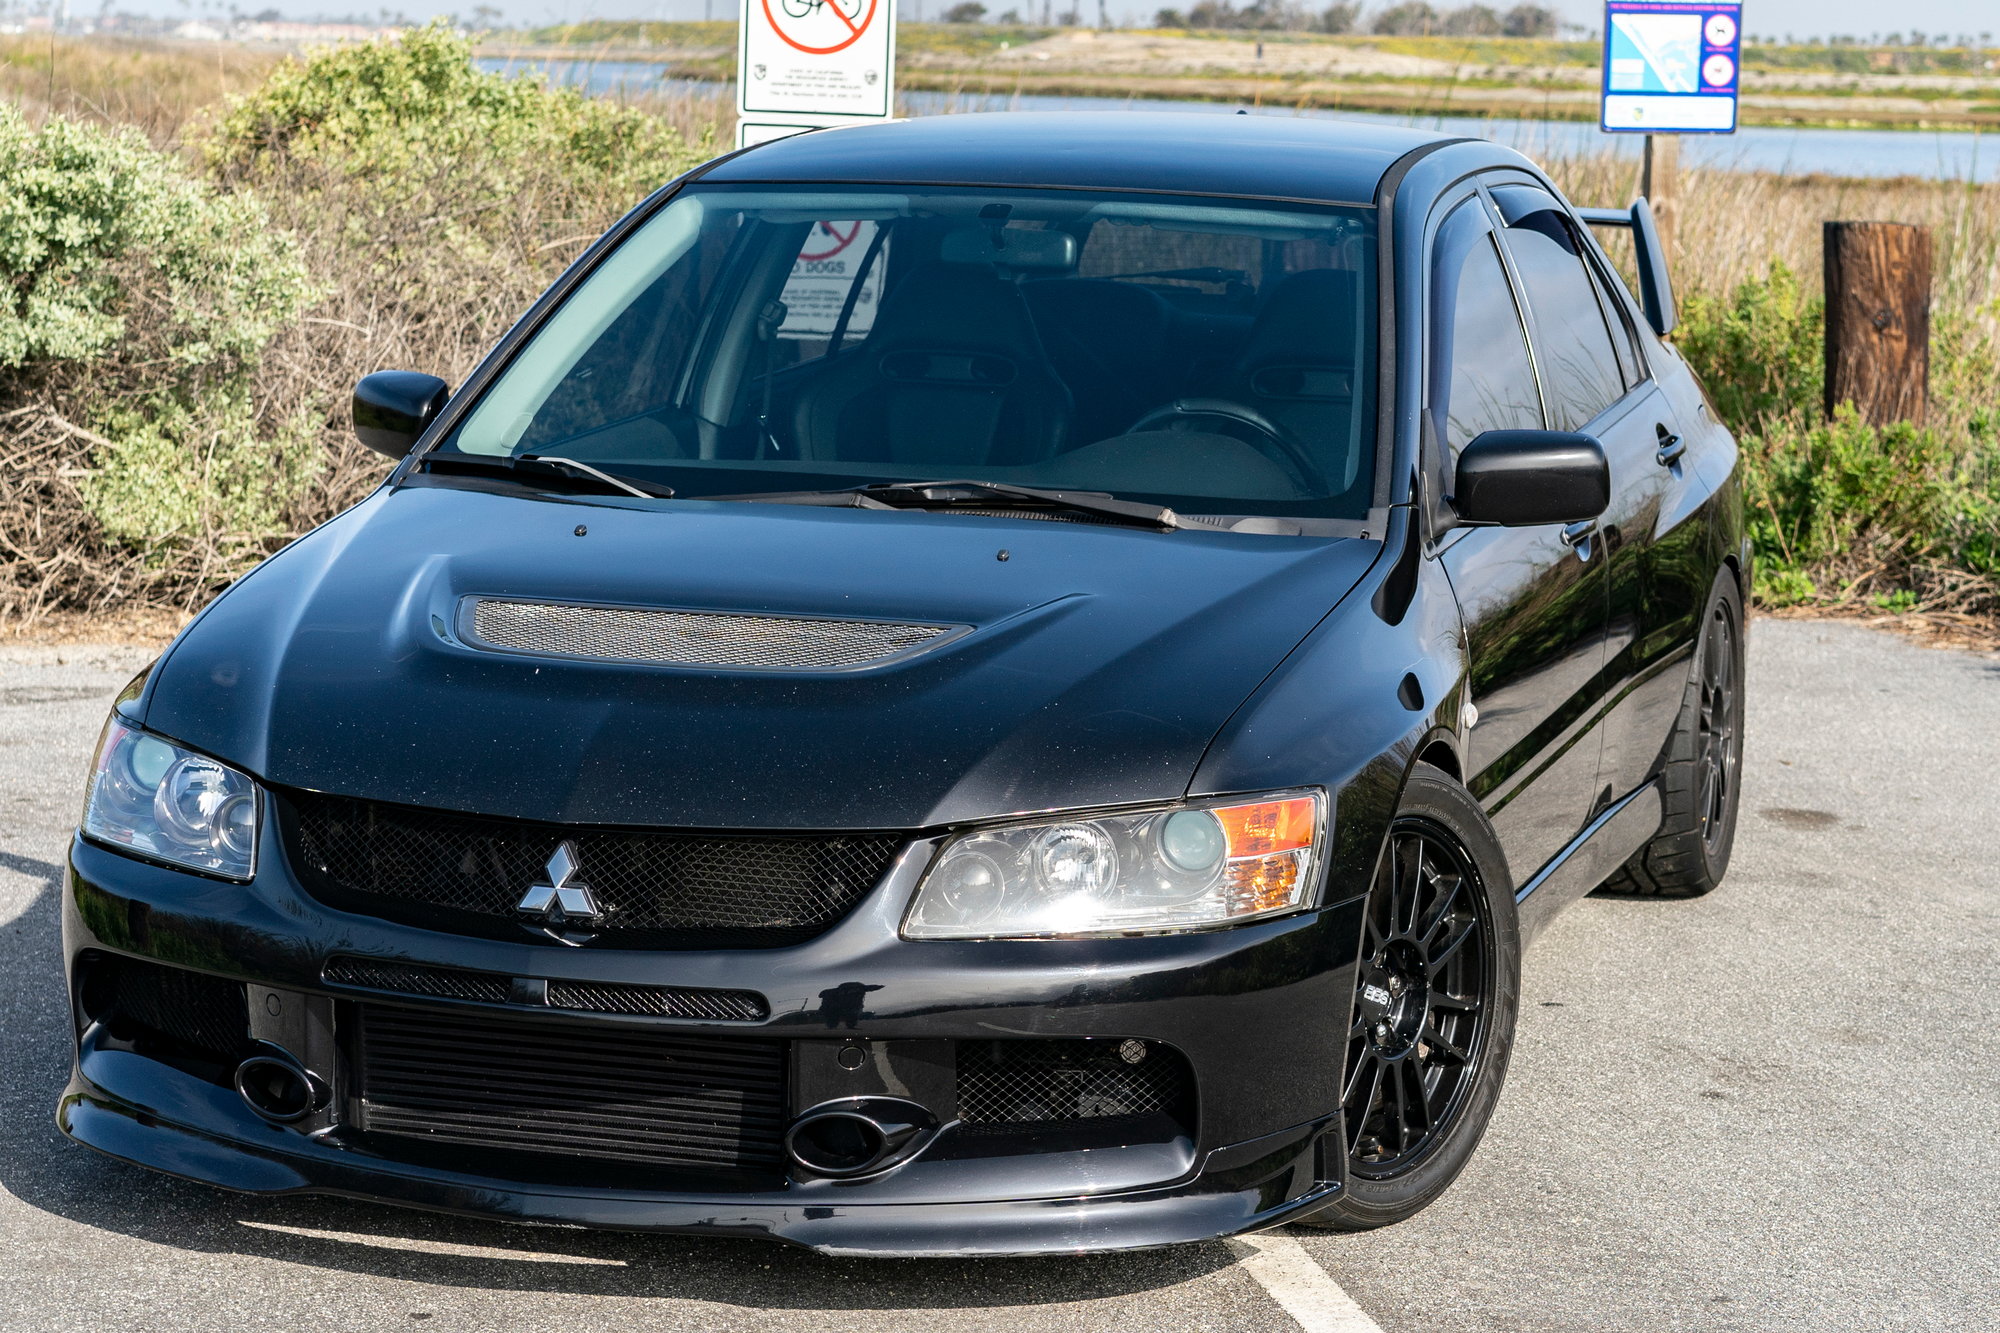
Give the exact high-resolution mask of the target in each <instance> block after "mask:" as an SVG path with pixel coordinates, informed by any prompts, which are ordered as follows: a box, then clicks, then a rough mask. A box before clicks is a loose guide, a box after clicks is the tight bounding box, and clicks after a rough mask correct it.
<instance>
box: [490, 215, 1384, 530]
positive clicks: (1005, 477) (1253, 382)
mask: <svg viewBox="0 0 2000 1333" xmlns="http://www.w3.org/2000/svg"><path fill="white" fill-rule="evenodd" d="M1051 193H1052V194H1053V192H1051ZM730 194H731V192H729V191H721V190H718V191H713V192H710V193H708V194H706V195H705V196H703V198H704V200H705V205H704V207H705V212H704V215H703V218H702V221H701V224H700V230H699V234H698V235H697V236H696V237H695V238H694V239H693V241H692V243H690V244H689V245H688V246H687V248H686V250H685V251H684V252H683V253H682V254H681V255H679V256H678V257H677V258H675V259H674V260H673V262H671V263H668V264H667V265H665V267H664V269H663V271H658V272H657V276H651V277H650V281H648V282H646V283H645V285H644V286H643V287H639V288H638V289H637V290H635V291H632V292H631V293H630V294H629V297H628V298H626V299H623V302H622V304H619V302H618V301H613V302H611V303H610V305H611V306H613V307H615V313H613V314H612V315H611V316H610V317H609V318H608V319H600V320H598V321H596V322H597V323H598V324H600V325H601V326H602V327H601V328H600V329H598V330H596V332H595V336H594V338H593V339H592V340H591V341H590V342H588V344H587V345H583V346H580V347H576V348H574V349H572V350H571V351H570V352H568V353H563V352H561V351H559V350H558V349H556V348H554V347H551V348H550V349H549V351H548V353H547V356H548V358H549V360H550V361H552V362H555V364H553V365H550V364H545V365H544V366H543V367H542V368H541V370H540V372H539V373H540V374H541V375H542V376H543V377H544V378H545V379H553V382H552V383H551V384H549V386H548V388H547V392H546V393H544V394H541V395H540V396H539V401H538V402H535V403H533V404H532V410H529V411H522V412H519V413H518V414H517V418H516V422H517V424H516V426H515V428H514V430H513V431H512V432H501V433H500V434H501V438H500V439H499V440H497V441H495V440H493V439H492V438H491V437H492V436H493V435H494V434H495V433H496V432H494V431H493V430H491V429H490V425H491V423H486V427H487V428H484V429H483V428H482V423H481V411H480V410H476V411H475V412H474V414H473V415H472V416H471V417H470V418H468V421H467V423H466V426H465V427H464V428H462V429H461V430H460V432H459V438H458V439H457V440H456V441H454V445H455V447H457V448H460V449H464V450H467V451H469V452H480V453H498V452H510V453H515V454H522V453H534V454H537V455H540V456H544V457H567V458H574V459H579V460H594V461H597V462H601V463H606V464H613V463H615V464H617V465H618V466H620V467H622V468H625V469H627V470H631V469H633V468H634V467H641V468H643V467H646V466H648V465H655V466H659V467H662V468H670V469H671V470H672V473H673V485H674V486H675V487H676V488H677V489H679V490H681V491H682V492H683V493H684V494H686V493H703V492H706V493H712V494H722V493H725V492H742V491H748V490H755V489H757V488H758V487H760V486H761V487H763V488H765V489H777V488H779V487H791V486H803V485H810V484H812V482H811V481H810V480H808V478H811V477H834V478H855V479H862V480H873V479H905V478H942V477H953V478H975V479H983V480H994V481H1007V482H1012V483H1015V484H1023V485H1035V486H1042V487H1059V488H1067V489H1075V490H1086V489H1087V490H1096V491H1109V492H1112V493H1114V494H1118V495H1120V496H1137V497H1149V498H1154V497H1157V498H1163V499H1165V500H1172V499H1179V500H1181V501H1183V502H1185V501H1187V500H1190V499H1193V500H1197V501H1202V500H1213V501H1224V500H1232V499H1233V500H1244V501H1256V502H1263V507H1265V508H1272V512H1310V513H1315V514H1324V515H1336V516H1358V515H1360V514H1361V513H1364V512H1365V511H1366V509H1367V506H1368V501H1369V495H1368V492H1369V491H1370V490H1371V487H1372V480H1373V477H1372V467H1371V466H1369V465H1368V463H1369V462H1370V461H1371V460H1372V458H1373V451H1374V430H1373V405H1372V402H1371V401H1370V398H1371V393H1372V387H1373V384H1372V382H1373V375H1372V373H1370V372H1371V369H1372V361H1373V356H1374V340H1375V320H1376V313H1375V303H1374V298H1373V290H1372V288H1373V281H1374V249H1373V237H1372V225H1373V221H1372V217H1371V216H1370V215H1369V213H1368V211H1367V210H1365V209H1338V208H1325V209H1316V210H1311V211H1308V210H1305V209H1298V210H1296V211H1293V210H1290V209H1287V210H1285V211H1279V210H1276V209H1272V208H1268V207H1262V206H1257V207H1251V206H1247V205H1241V204H1234V203H1223V202H1220V201H1209V200H1201V201H1193V200H1190V201H1186V202H1185V203H1180V204H1168V203H1162V202H1159V201H1158V200H1157V199H1154V200H1150V201H1145V200H1141V201H1132V200H1126V199H1120V198H1117V197H1106V196H1102V195H1095V194H1080V195H1079V196H1078V197H1069V196H1063V195H1056V196H1054V197H1052V198H1040V197H1037V196H1036V195H1034V194H1033V193H1025V192H1024V193H1022V194H1019V195H1013V196H999V197H996V196H995V195H993V194H992V193H991V192H977V191H939V192H935V193H932V194H928V195H910V194H901V193H899V194H897V195H895V196H881V197H871V196H868V195H864V194H859V193H850V194H848V195H846V196H844V197H838V198H830V197H825V196H823V195H817V194H801V195H800V196H799V197H796V198H788V197H786V196H785V195H783V194H782V193H779V192H774V191H770V190H764V191H760V192H758V193H754V194H751V195H748V196H747V197H742V198H740V199H731V198H730ZM843 205H845V207H844V208H843V207H842V206H843ZM842 213H844V214H845V215H844V216H842V215H840V214H842ZM646 241H647V236H646V234H645V232H644V231H643V230H642V231H641V232H640V233H639V234H637V235H635V236H634V237H632V238H631V239H630V240H628V241H627V242H626V245H627V246H632V245H643V244H644V243H645V242H646ZM607 267H608V266H607ZM655 267H656V268H657V267H658V266H655ZM642 276H643V271H642ZM593 281H597V279H593ZM588 291H589V284H586V287H585V289H584V292H585V293H586V294H587V293H588ZM573 299H577V298H573ZM538 341H540V340H538ZM578 341H581V340H578ZM543 354H544V353H543V349H542V348H541V347H540V346H534V347H531V348H530V349H529V351H528V353H526V354H525V356H526V357H537V356H541V355H543ZM562 356H566V357H567V360H566V363H564V362H560V361H556V358H558V357H562ZM555 369H560V370H561V372H562V373H561V374H560V375H559V377H557V376H552V375H551V374H550V372H551V371H552V370H555ZM487 415H489V416H490V415H492V414H491V413H489V414H487ZM508 434H511V438H507V435H508ZM691 470H692V471H707V472H710V473H713V474H714V475H713V476H712V478H703V479H699V480H697V481H695V482H694V483H693V484H692V485H691V486H690V485H689V484H688V482H687V478H688V474H689V473H690V471H691ZM746 470H751V471H754V472H756V473H758V474H763V475H759V476H755V477H748V478H746V477H745V475H744V474H745V471H746ZM770 474H781V475H779V476H778V478H777V479H776V480H773V478H772V476H771V475H770ZM785 474H790V475H785ZM663 475H664V474H663ZM1201 507H1202V505H1200V504H1197V505H1195V508H1197V509H1199V508H1201ZM1207 507H1208V508H1211V509H1213V508H1216V507H1218V506H1217V505H1215V504H1210V505H1208V506H1207ZM1220 507H1222V508H1227V507H1228V506H1226V505H1224V506H1220ZM1273 507H1275V508H1273Z"/></svg>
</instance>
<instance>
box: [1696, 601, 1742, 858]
mask: <svg viewBox="0 0 2000 1333" xmlns="http://www.w3.org/2000/svg"><path fill="white" fill-rule="evenodd" d="M1730 611H1731V608H1730V606H1729V604H1728V603H1727V602H1723V601H1718V602H1716V603H1714V604H1713V605H1712V606H1711V607H1710V609H1709V616H1708V632H1707V633H1706V634H1704V635H1702V660H1701V714H1700V717H1701V723H1700V725H1701V731H1700V740H1699V742H1698V746H1699V754H1700V756H1701V759H1700V774H1701V779H1700V787H1699V793H1700V794H1699V795H1698V796H1697V798H1696V802H1695V809H1697V810H1698V811H1700V812H1701V841H1702V845H1703V847H1704V848H1705V849H1706V850H1707V851H1708V853H1709V855H1710V857H1711V858H1714V857H1716V856H1718V855H1724V856H1726V855H1727V848H1728V845H1729V842H1730V840H1731V834H1733V833H1734V832H1735V827H1736V804H1737V801H1736V796H1737V793H1736V784H1737V780H1738V774H1739V772H1740V770H1741V768H1742V765H1743V694H1742V689H1741V687H1740V685H1739V683H1738V672H1737V664H1738V663H1739V662H1740V661H1741V660H1742V655H1741V653H1740V651H1739V649H1738V646H1737V643H1736V622H1735V620H1734V618H1733V617H1732V616H1731V614H1730Z"/></svg>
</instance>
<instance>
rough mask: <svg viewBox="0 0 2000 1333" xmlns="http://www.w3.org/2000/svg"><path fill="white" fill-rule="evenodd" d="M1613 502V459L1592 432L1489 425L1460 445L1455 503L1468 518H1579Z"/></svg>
mask: <svg viewBox="0 0 2000 1333" xmlns="http://www.w3.org/2000/svg"><path fill="white" fill-rule="evenodd" d="M1610 504H1611V465H1610V464H1609V463H1608V462H1606V461H1605V457H1604V446H1603V445H1601V444H1599V443H1598V442H1597V441H1596V440H1594V439H1592V438H1591V437H1590V436H1588V435H1576V434H1572V433H1570V432H1568V431H1560V430H1489V431H1487V432H1486V433H1484V434H1483V435H1479V436H1475V437H1474V438H1473V441H1472V443H1470V444H1468V445H1466V446H1465V448H1464V449H1462V450H1460V451H1459V455H1458V482H1457V487H1456V489H1455V490H1454V491H1453V492H1452V496H1451V505H1452V508H1453V509H1454V510H1456V511H1457V512H1458V517H1459V521H1460V522H1463V523H1486V524H1493V525H1497V526H1499V527H1503V528H1526V527H1533V526H1535V525H1537V524H1541V523H1580V522H1582V521H1583V520H1585V519H1588V518H1596V517H1597V516H1598V515H1599V514H1602V513H1603V512H1604V511H1605V509H1606V508H1607V507H1608V506H1609V505H1610Z"/></svg>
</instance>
